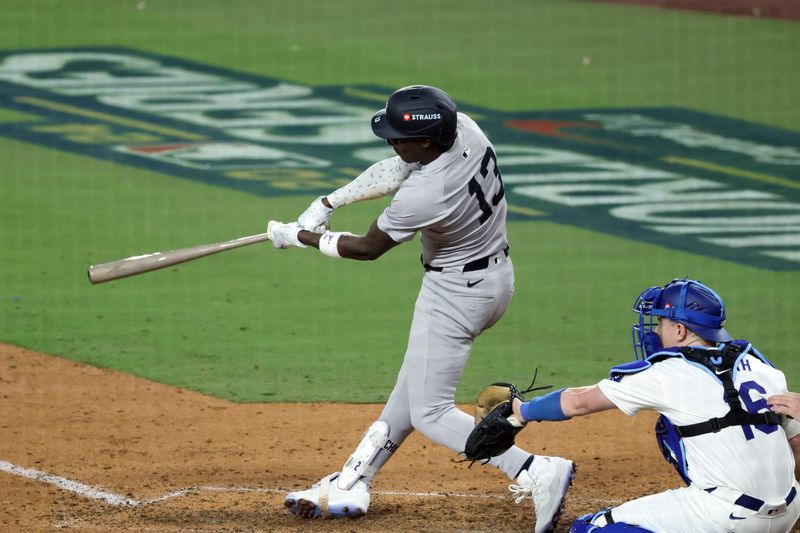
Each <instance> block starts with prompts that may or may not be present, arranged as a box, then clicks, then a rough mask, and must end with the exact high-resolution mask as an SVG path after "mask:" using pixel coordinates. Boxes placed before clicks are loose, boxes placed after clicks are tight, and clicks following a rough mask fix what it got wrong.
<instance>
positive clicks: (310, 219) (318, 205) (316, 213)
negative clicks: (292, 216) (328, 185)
mask: <svg viewBox="0 0 800 533" xmlns="http://www.w3.org/2000/svg"><path fill="white" fill-rule="evenodd" d="M323 198H325V197H324V196H320V197H319V198H317V199H316V200H314V201H313V202H311V205H310V206H308V208H307V209H306V210H305V211H303V213H302V214H301V215H300V216H299V217H297V224H298V225H299V226H300V228H301V229H305V230H308V231H315V230H316V229H318V228H319V227H320V226H327V227H330V224H329V223H328V219H330V218H331V213H333V208H331V207H328V206H326V205H325V204H323V203H322V199H323Z"/></svg>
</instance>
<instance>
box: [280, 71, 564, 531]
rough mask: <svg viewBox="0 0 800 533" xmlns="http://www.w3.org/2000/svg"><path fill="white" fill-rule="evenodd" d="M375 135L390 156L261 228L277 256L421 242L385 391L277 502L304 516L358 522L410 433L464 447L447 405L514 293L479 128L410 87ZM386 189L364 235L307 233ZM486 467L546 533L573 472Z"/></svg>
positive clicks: (492, 157)
mask: <svg viewBox="0 0 800 533" xmlns="http://www.w3.org/2000/svg"><path fill="white" fill-rule="evenodd" d="M372 129H373V131H374V133H375V134H376V135H377V136H378V137H381V138H383V139H386V140H387V142H388V143H389V144H390V145H391V146H392V147H393V148H394V150H395V152H396V153H397V156H398V157H395V158H391V159H387V160H385V161H381V162H379V163H376V164H375V165H373V166H372V167H370V168H369V169H368V170H367V171H366V172H365V173H364V174H362V175H361V176H359V177H358V178H356V179H355V180H354V181H353V182H351V183H350V184H348V185H346V186H345V187H343V188H342V189H339V190H338V191H336V192H334V193H332V194H330V195H329V196H327V197H322V198H318V199H317V200H315V201H314V202H313V203H312V204H311V206H310V207H309V208H308V209H307V210H306V211H305V212H304V213H303V214H302V215H301V216H300V217H299V219H298V222H294V223H291V224H281V223H275V222H271V223H270V226H269V233H270V238H271V240H272V242H273V245H274V246H275V247H278V248H283V247H288V246H301V247H303V246H311V247H315V248H319V250H320V251H321V252H322V253H323V254H326V255H328V256H331V257H333V258H348V259H359V260H373V259H377V258H378V257H380V256H381V255H382V254H384V253H385V252H386V251H388V250H389V249H391V248H393V247H394V246H397V245H398V244H400V243H403V242H407V241H410V240H411V239H412V238H413V237H414V236H415V235H416V234H417V233H420V234H421V240H422V256H421V261H422V265H421V267H420V269H421V270H423V271H424V277H423V280H422V288H421V289H420V292H419V296H418V298H417V301H416V305H415V308H414V315H413V320H412V324H411V332H410V334H409V337H408V347H407V349H406V353H405V357H404V359H403V363H402V366H401V368H400V372H399V375H398V377H397V383H396V385H395V387H394V390H393V391H392V393H391V395H390V397H389V400H388V402H387V403H386V406H385V407H384V409H383V412H382V413H381V415H380V417H379V418H378V420H377V421H376V422H374V423H373V424H372V425H371V426H370V427H369V428H368V429H367V431H366V432H365V434H364V437H363V438H362V441H361V442H360V444H359V445H358V446H357V448H356V450H355V451H354V452H353V454H352V455H351V456H350V458H349V459H348V460H347V462H346V463H345V465H344V466H343V467H342V470H341V471H340V472H336V473H334V474H331V475H329V476H326V477H325V478H323V479H322V480H321V481H320V482H319V483H317V484H315V485H314V486H313V487H312V488H310V489H308V490H304V491H298V492H292V493H290V494H288V495H287V496H286V500H285V505H286V507H287V508H288V509H289V510H290V512H292V513H293V514H295V515H298V516H302V517H308V518H313V517H317V516H320V515H330V516H334V517H336V516H361V515H363V514H365V513H366V511H367V508H368V506H369V501H370V494H369V487H370V483H371V481H372V478H373V477H374V475H375V474H376V473H377V471H378V469H380V468H381V466H382V465H383V464H384V463H385V462H386V461H387V460H388V459H389V458H390V457H391V455H392V453H393V452H394V451H395V450H396V449H397V448H398V447H399V446H400V445H401V444H402V443H403V441H404V440H405V439H406V437H407V436H408V435H409V434H410V433H411V432H412V431H414V430H418V431H421V432H422V433H423V434H424V435H426V436H427V437H428V438H430V439H432V440H433V441H435V442H437V443H439V444H441V445H444V446H447V447H448V448H450V449H451V450H453V451H454V452H461V451H462V450H464V444H465V441H466V439H467V436H468V435H469V433H470V431H471V430H472V428H473V427H474V421H473V418H472V417H471V416H469V415H468V414H466V413H464V412H463V411H461V410H459V409H458V408H457V407H456V405H455V401H454V398H455V391H456V386H457V384H458V382H459V379H460V377H461V374H462V372H463V370H464V367H465V365H466V364H467V360H468V358H469V355H470V350H471V347H472V343H473V341H474V340H475V338H476V337H477V336H478V335H480V334H481V333H482V332H483V331H485V330H487V329H488V328H490V327H491V326H492V325H494V324H495V323H496V322H497V321H498V320H499V319H500V318H501V317H502V316H503V314H504V313H505V311H506V308H507V307H508V304H509V302H510V301H511V297H512V295H513V292H514V269H513V265H512V263H511V257H510V255H509V246H508V239H507V235H506V199H505V191H504V189H503V181H502V177H501V174H500V170H499V167H498V164H497V155H496V153H495V150H494V147H493V146H492V144H491V143H490V142H489V140H488V139H487V138H486V136H485V135H484V134H483V132H482V131H481V129H480V128H479V127H478V125H477V124H476V123H475V122H474V121H473V120H472V119H470V118H469V117H468V116H466V115H464V114H462V113H458V112H457V110H456V104H455V103H454V102H453V101H452V99H451V98H450V97H449V96H448V95H447V94H446V93H444V92H443V91H441V90H439V89H436V88H434V87H429V86H411V87H405V88H403V89H400V90H398V91H396V92H395V93H393V94H392V95H391V97H390V98H389V100H388V102H387V105H386V108H385V109H382V110H380V111H378V112H377V113H376V114H375V115H374V117H373V118H372ZM392 192H394V193H395V194H394V197H393V199H392V202H391V205H390V206H389V207H388V208H386V210H385V211H384V212H383V214H381V215H380V216H379V217H378V219H377V220H375V222H373V223H372V225H371V226H370V228H369V231H368V232H367V234H366V235H364V236H356V235H352V234H350V233H342V232H330V231H328V232H325V233H324V234H319V233H313V232H311V231H306V230H308V229H311V228H315V227H317V226H319V225H320V224H321V223H324V222H325V221H326V220H327V217H328V216H330V213H331V211H332V209H333V208H335V207H339V206H342V205H346V204H348V203H352V202H353V201H358V200H363V199H367V198H374V197H378V196H381V195H385V194H389V193H392ZM490 464H492V465H493V466H495V467H497V468H499V469H500V470H501V471H502V472H503V473H505V474H506V475H507V476H508V477H509V478H510V479H511V480H516V484H513V485H512V487H513V489H512V490H513V492H514V493H515V494H516V495H517V496H518V498H517V501H518V502H519V501H522V500H523V499H524V498H525V497H526V496H530V497H531V498H532V499H533V501H534V507H535V512H536V524H537V526H536V531H549V530H552V528H553V527H554V525H555V523H556V520H557V519H558V516H559V514H560V510H561V507H562V505H563V500H564V496H565V494H566V491H567V488H568V487H569V484H570V482H571V480H572V476H573V472H574V465H573V463H572V462H571V461H568V460H566V459H561V458H557V457H542V456H532V455H531V454H529V453H527V452H525V451H523V450H521V449H519V448H517V447H514V448H511V449H510V450H509V451H508V452H506V453H504V454H503V455H501V456H498V457H496V458H494V459H492V461H491V463H490Z"/></svg>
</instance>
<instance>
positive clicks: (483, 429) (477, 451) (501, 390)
mask: <svg viewBox="0 0 800 533" xmlns="http://www.w3.org/2000/svg"><path fill="white" fill-rule="evenodd" d="M514 398H519V399H520V400H521V401H525V398H523V396H522V394H521V393H520V392H519V390H518V389H517V387H515V386H514V385H512V384H511V383H492V384H491V385H489V386H488V387H486V388H485V389H483V390H482V391H481V392H480V393H479V394H478V397H477V398H476V400H475V429H473V430H472V433H470V434H469V437H468V438H467V443H466V445H465V447H464V456H465V457H466V460H467V461H472V462H473V463H474V462H475V461H484V462H486V461H488V460H489V459H491V458H492V457H494V456H496V455H500V454H501V453H503V452H505V451H506V450H508V449H509V448H511V446H513V445H514V438H515V437H516V436H517V433H519V432H520V431H521V430H522V428H523V427H524V425H523V424H520V423H519V422H517V421H516V420H515V419H513V418H512V419H509V418H508V417H509V416H510V415H511V414H512V413H513V411H512V409H511V401H512V400H513V399H514Z"/></svg>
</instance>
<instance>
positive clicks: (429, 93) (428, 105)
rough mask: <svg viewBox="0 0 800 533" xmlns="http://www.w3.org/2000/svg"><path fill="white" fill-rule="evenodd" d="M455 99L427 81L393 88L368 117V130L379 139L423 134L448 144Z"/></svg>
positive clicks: (455, 119) (453, 137) (452, 137)
mask: <svg viewBox="0 0 800 533" xmlns="http://www.w3.org/2000/svg"><path fill="white" fill-rule="evenodd" d="M457 122H458V117H457V109H456V103H455V102H453V99H452V98H450V96H448V94H447V93H446V92H444V91H443V90H441V89H437V88H436V87H430V86H428V85H411V86H409V87H403V88H402V89H398V90H396V91H395V92H394V93H392V95H391V96H390V97H389V100H388V101H387V102H386V107H385V108H383V109H381V110H380V111H378V112H377V113H375V115H374V116H373V117H372V131H373V133H375V135H377V136H378V137H380V138H382V139H411V138H415V137H427V138H429V139H432V140H433V141H434V142H436V143H438V144H440V145H442V146H444V147H445V148H450V147H451V146H452V145H453V142H455V140H456V123H457Z"/></svg>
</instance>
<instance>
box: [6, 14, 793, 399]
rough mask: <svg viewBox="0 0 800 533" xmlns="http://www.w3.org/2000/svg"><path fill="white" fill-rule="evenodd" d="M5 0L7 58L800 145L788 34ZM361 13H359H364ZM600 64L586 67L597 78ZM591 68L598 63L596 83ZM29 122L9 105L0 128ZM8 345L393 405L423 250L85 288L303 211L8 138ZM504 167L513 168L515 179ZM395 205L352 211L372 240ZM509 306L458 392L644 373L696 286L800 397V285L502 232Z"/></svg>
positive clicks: (148, 373) (265, 248)
mask: <svg viewBox="0 0 800 533" xmlns="http://www.w3.org/2000/svg"><path fill="white" fill-rule="evenodd" d="M143 5H144V9H138V8H137V2H135V1H131V2H100V1H96V0H94V1H90V0H71V1H70V2H59V1H55V0H54V1H30V0H24V1H23V0H6V1H5V2H4V3H3V17H2V18H0V49H5V50H13V49H27V48H49V47H55V48H64V47H74V46H125V47H130V48H134V49H139V50H144V51H150V52H154V53H159V54H164V55H170V56H177V57H180V58H184V59H190V60H193V61H198V62H201V63H205V64H209V65H215V66H222V67H225V68H231V69H235V70H240V71H245V72H251V73H256V74H260V75H267V76H271V77H276V78H281V79H288V80H294V81H297V82H302V83H307V84H312V85H325V84H331V85H343V84H356V83H369V84H375V85H382V86H385V87H387V91H388V90H389V89H390V88H394V87H397V86H402V85H406V84H409V83H415V82H425V83H430V84H434V85H440V86H442V87H444V88H446V89H447V90H448V91H449V92H450V93H451V94H452V95H453V96H454V97H455V98H456V99H457V100H458V101H463V102H466V103H472V104H475V105H480V106H483V107H488V108H495V109H503V110H515V109H559V108H567V109H568V108H581V107H634V106H665V105H675V106H680V107H689V108H693V109H697V110H701V111H706V112H710V113H715V114H720V115H725V116H729V117H735V118H741V119H745V120H750V121H754V122H760V123H765V124H770V125H775V126H781V127H785V128H793V129H797V127H798V124H800V107H798V106H797V103H796V98H797V91H798V88H799V87H800V69H798V66H800V64H798V59H797V57H798V56H797V54H796V50H798V49H800V32H798V31H797V25H796V24H795V23H788V22H782V21H770V20H748V19H743V18H734V17H720V16H712V15H706V14H694V13H686V12H678V11H661V10H651V9H639V8H633V7H621V6H607V5H601V4H593V3H586V2H571V1H533V2H529V1H509V2H503V3H502V7H499V6H494V5H489V4H487V3H485V2H477V1H460V2H422V1H409V2H403V3H389V2H367V1H354V0H351V1H342V2H325V1H317V2H312V1H295V2H291V3H286V2H255V1H242V0H238V1H237V0H233V1H225V2H222V1H219V2H202V3H197V4H192V5H191V6H189V5H188V4H187V3H186V2H180V1H177V0H159V1H152V2H147V3H144V4H143ZM362 13H363V14H362ZM584 58H588V61H585V60H584ZM585 63H588V64H585ZM24 118H26V117H25V116H24V115H21V114H19V113H17V112H14V111H9V110H6V109H3V108H2V107H0V122H13V121H17V120H22V119H24ZM0 155H2V161H3V172H2V173H0V198H2V205H3V211H2V215H0V216H1V217H2V218H0V220H1V221H2V225H1V226H0V245H2V248H3V250H4V252H3V256H2V263H1V264H2V284H1V285H0V340H3V341H5V342H11V343H14V344H18V345H21V346H26V347H30V348H33V349H37V350H42V351H45V352H49V353H53V354H58V355H62V356H64V357H68V358H70V359H74V360H78V361H83V362H88V363H91V364H94V365H98V366H105V367H111V368H115V369H118V370H121V371H125V372H130V373H133V374H136V375H139V376H143V377H146V378H149V379H153V380H157V381H162V382H166V383H171V384H174V385H177V386H181V387H186V388H189V389H193V390H199V391H202V392H205V393H208V394H212V395H215V396H219V397H224V398H229V399H232V400H235V401H248V402H258V401H312V400H332V401H353V402H377V401H382V400H385V399H386V397H387V395H388V393H389V392H390V390H391V387H392V385H393V383H394V380H395V376H396V372H397V369H398V368H399V366H400V362H401V360H402V355H403V352H404V349H405V341H406V336H407V333H408V328H409V325H410V320H411V312H412V308H413V304H414V299H415V297H416V293H417V290H418V287H419V283H420V278H421V275H422V271H421V269H420V268H419V264H418V254H419V245H418V244H417V243H411V244H406V245H404V246H401V247H398V248H397V249H395V250H393V251H391V252H390V253H389V254H388V255H387V256H386V257H384V258H382V259H381V260H380V261H378V262H375V263H369V264H365V263H356V262H348V261H339V262H336V261H331V260H330V259H328V258H325V257H323V256H321V255H320V254H318V253H316V252H314V251H312V250H290V251H276V250H273V249H272V248H271V247H270V246H269V244H265V245H260V246H252V247H248V248H244V249H241V250H236V251H231V252H226V253H224V254H221V255H217V256H214V257H210V258H207V259H203V260H201V261H196V262H193V263H190V264H186V265H182V266H179V267H176V268H171V269H167V270H163V271H160V272H154V273H151V274H147V275H144V276H137V277H134V278H130V279H127V280H122V281H119V282H113V283H108V284H104V285H99V286H91V285H90V284H89V283H88V281H87V280H86V276H85V269H86V267H87V265H89V264H94V263H99V262H104V261H108V260H112V259H117V258H120V257H125V256H129V255H133V254H138V253H143V252H147V251H155V250H164V249H171V248H178V247H183V246H189V245H194V244H200V243H206V242H212V241H221V240H227V239H230V238H233V237H238V236H241V235H248V234H252V233H259V232H261V231H263V227H264V224H265V222H266V220H267V219H268V218H282V219H290V218H294V217H295V216H296V215H297V214H298V213H299V212H300V211H302V209H303V208H304V207H305V206H306V205H307V204H308V202H309V201H310V200H311V198H309V197H307V196H304V195H298V196H291V197H281V198H264V197H259V196H254V195H249V194H246V193H242V192H236V191H231V190H228V189H223V188H218V187H214V186H209V185H204V184H201V183H196V182H191V181H186V180H182V179H178V178H175V177H172V176H168V175H165V174H159V173H155V172H149V171H145V170H141V169H137V168H132V167H126V166H122V165H116V164H113V163H110V162H104V161H101V160H97V159H92V158H88V157H83V156H79V155H73V154H67V153H63V152H59V151H54V150H51V149H47V148H43V147H37V146H33V145H28V144H25V143H21V142H17V141H13V140H10V139H7V138H0ZM501 165H502V159H501ZM384 205H385V202H382V201H377V202H372V203H369V204H363V205H357V206H352V207H348V208H346V209H344V210H342V211H341V212H337V213H336V215H335V219H334V222H335V224H336V225H337V227H339V228H342V229H347V230H352V231H364V230H365V229H366V228H367V226H368V224H369V223H370V221H371V220H373V219H374V218H375V217H376V216H377V214H379V213H380V211H381V209H382V208H383V206H384ZM509 231H510V238H511V244H512V248H513V252H512V254H513V259H514V262H515V266H516V273H517V293H516V296H515V299H514V301H513V303H512V305H511V308H510V310H509V312H508V313H507V315H506V317H505V318H504V319H503V320H502V321H501V322H500V323H499V324H498V325H497V326H496V327H495V328H493V329H492V330H490V331H489V332H487V333H486V334H485V335H484V336H482V337H481V338H480V339H479V340H478V341H477V343H476V345H475V349H474V351H473V354H474V355H473V358H472V360H471V362H470V364H469V365H468V367H467V370H466V372H465V375H464V379H463V381H462V385H461V386H460V388H459V391H458V399H459V400H461V401H467V400H470V399H471V398H472V397H473V395H474V394H475V392H476V391H477V390H478V389H479V388H480V387H481V386H482V385H484V384H485V383H486V382H489V381H493V380H496V379H506V380H513V381H515V382H518V383H519V384H523V385H526V384H527V381H528V379H529V376H530V375H531V374H532V372H533V369H534V368H535V367H536V366H541V368H542V372H541V374H542V377H541V378H540V379H541V380H542V381H543V382H548V383H553V384H556V385H576V384H586V383H590V382H594V381H596V380H598V379H599V378H601V377H602V376H604V375H605V373H606V372H607V370H608V368H609V366H611V365H612V364H614V363H617V362H623V361H625V360H628V359H630V358H632V351H631V349H630V340H629V333H630V330H629V326H630V323H631V321H632V320H633V318H634V315H633V313H631V312H629V309H630V305H631V303H632V300H633V298H634V296H635V295H636V294H637V293H638V291H639V290H641V289H642V288H644V287H647V286H650V285H654V284H657V283H663V282H665V281H667V280H669V279H671V278H672V277H675V276H682V275H685V274H689V275H691V276H694V277H698V278H700V279H702V280H703V281H705V282H707V283H709V284H711V285H712V286H713V287H714V288H715V289H718V290H719V292H720V293H721V294H723V296H725V297H726V300H727V303H728V306H729V312H730V320H729V329H730V330H731V331H733V332H734V333H735V334H736V335H737V336H741V337H748V336H749V337H750V338H751V339H752V340H753V341H754V342H756V344H757V346H759V347H760V349H761V350H762V351H763V352H764V353H765V354H767V355H768V356H769V357H772V358H773V360H774V361H775V362H776V363H779V366H780V367H782V368H783V369H784V370H785V372H786V374H787V376H788V379H789V381H790V385H791V386H793V387H794V388H798V387H800V378H798V377H797V376H799V375H800V363H798V360H797V358H796V357H794V353H795V351H796V349H795V346H797V345H798V343H799V342H798V341H800V333H798V332H797V330H796V328H794V327H792V323H793V320H794V316H793V314H792V313H793V312H794V311H796V308H797V305H796V302H795V301H794V300H793V299H792V298H790V297H787V295H790V294H791V293H792V291H794V292H796V287H797V286H799V285H800V275H798V273H797V272H783V273H777V272H770V271H764V270H758V269H755V268H751V267H747V266H742V265H739V264H734V263H730V262H725V261H718V260H714V259H710V258H708V257H704V256H698V255H693V254H688V253H682V252H676V251H674V250H668V249H666V248H662V247H659V246H656V245H649V244H643V243H638V242H630V241H627V240H624V239H620V238H615V237H613V236H609V235H607V234H603V233H595V232H591V231H586V230H580V229H576V228H573V227H567V226H560V225H556V224H552V223H549V222H536V221H534V222H514V223H511V224H510V228H509Z"/></svg>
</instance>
